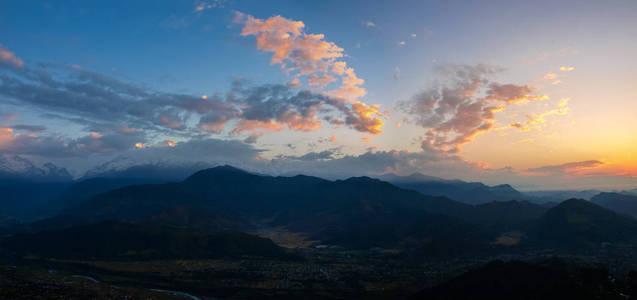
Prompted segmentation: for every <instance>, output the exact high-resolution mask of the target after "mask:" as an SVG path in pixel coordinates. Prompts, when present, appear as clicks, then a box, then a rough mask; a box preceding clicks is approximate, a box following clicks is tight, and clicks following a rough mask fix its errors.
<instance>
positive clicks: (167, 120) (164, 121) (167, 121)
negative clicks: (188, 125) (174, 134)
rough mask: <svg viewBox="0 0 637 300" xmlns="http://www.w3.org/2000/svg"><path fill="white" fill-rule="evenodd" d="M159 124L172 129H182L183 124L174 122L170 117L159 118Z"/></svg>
mask: <svg viewBox="0 0 637 300" xmlns="http://www.w3.org/2000/svg"><path fill="white" fill-rule="evenodd" d="M159 122H161V123H162V124H164V125H165V126H166V127H170V128H179V127H181V123H180V122H177V121H173V120H171V119H170V118H168V116H161V117H160V118H159Z"/></svg>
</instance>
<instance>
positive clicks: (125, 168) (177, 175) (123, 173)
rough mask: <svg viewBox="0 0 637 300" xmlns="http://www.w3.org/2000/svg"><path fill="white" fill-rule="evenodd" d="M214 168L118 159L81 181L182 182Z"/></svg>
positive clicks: (194, 164) (209, 165) (89, 171)
mask: <svg viewBox="0 0 637 300" xmlns="http://www.w3.org/2000/svg"><path fill="white" fill-rule="evenodd" d="M212 166H214V165H213V164H210V163H205V162H176V161H172V162H171V161H148V162H143V163H139V162H137V161H135V160H131V159H129V158H126V157H119V158H116V159H113V160H111V161H108V162H106V163H104V164H102V165H99V166H97V167H95V168H93V169H91V170H88V171H87V172H86V173H85V174H84V176H82V178H81V180H84V179H89V178H127V179H144V180H148V179H152V180H153V181H155V182H167V181H182V180H184V179H185V178H186V177H188V176H190V175H191V174H193V173H194V172H196V171H198V170H201V169H205V168H210V167H212Z"/></svg>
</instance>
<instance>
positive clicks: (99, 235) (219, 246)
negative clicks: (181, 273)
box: [2, 221, 286, 260]
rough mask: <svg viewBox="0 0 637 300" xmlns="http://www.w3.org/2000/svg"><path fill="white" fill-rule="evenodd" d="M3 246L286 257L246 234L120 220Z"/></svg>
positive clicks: (132, 256) (156, 255) (100, 255)
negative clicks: (212, 231) (211, 231)
mask: <svg viewBox="0 0 637 300" xmlns="http://www.w3.org/2000/svg"><path fill="white" fill-rule="evenodd" d="M2 247H4V248H7V249H9V250H10V251H13V252H15V253H18V254H20V255H37V256H45V257H51V258H60V259H96V260H151V259H189V258H220V257H238V256H242V255H252V256H263V257H284V256H285V255H286V254H285V251H284V250H283V249H281V248H279V247H278V246H276V245H275V244H274V243H272V241H270V240H268V239H264V238H260V237H256V236H252V235H249V234H245V233H238V232H220V233H210V232H206V231H201V230H195V229H192V228H188V229H184V228H174V227H167V226H156V225H152V224H148V223H131V222H119V221H107V222H102V223H99V224H92V225H84V226H77V227H71V228H67V229H61V230H52V231H42V232H38V233H32V234H19V235H15V236H12V237H9V238H7V239H5V240H3V241H2Z"/></svg>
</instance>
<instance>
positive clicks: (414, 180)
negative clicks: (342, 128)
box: [379, 173, 533, 204]
mask: <svg viewBox="0 0 637 300" xmlns="http://www.w3.org/2000/svg"><path fill="white" fill-rule="evenodd" d="M379 178H380V179H382V180H386V181H388V182H390V183H392V184H394V185H396V186H398V187H401V188H404V189H410V190H415V191H418V192H420V193H422V194H424V195H432V196H445V197H448V198H451V199H453V200H456V201H460V202H463V203H467V204H481V203H487V202H492V201H510V200H533V197H530V196H528V195H525V194H523V193H520V192H519V191H517V190H516V189H514V188H513V187H511V186H510V185H508V184H501V185H496V186H487V185H485V184H483V183H480V182H464V181H462V180H446V179H441V178H437V177H433V176H427V175H423V174H420V173H414V174H412V175H409V176H397V175H395V174H385V175H382V176H380V177H379Z"/></svg>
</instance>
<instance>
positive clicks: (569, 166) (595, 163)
mask: <svg viewBox="0 0 637 300" xmlns="http://www.w3.org/2000/svg"><path fill="white" fill-rule="evenodd" d="M602 165H604V163H603V162H601V161H599V160H587V161H577V162H569V163H564V164H560V165H550V166H542V167H538V168H531V169H527V170H526V171H527V172H530V173H532V174H544V175H548V174H566V175H583V174H584V173H585V172H586V171H589V170H591V169H594V168H598V167H600V166H602Z"/></svg>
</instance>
